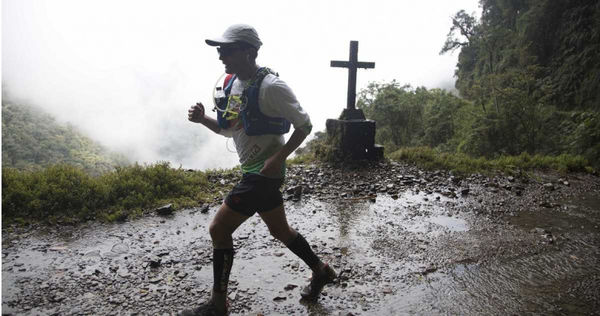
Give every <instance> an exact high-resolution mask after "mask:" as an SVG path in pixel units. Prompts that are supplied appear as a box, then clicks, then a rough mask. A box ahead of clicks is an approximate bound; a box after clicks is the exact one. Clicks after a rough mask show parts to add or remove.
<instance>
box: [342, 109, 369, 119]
mask: <svg viewBox="0 0 600 316" xmlns="http://www.w3.org/2000/svg"><path fill="white" fill-rule="evenodd" d="M339 119H340V120H365V119H366V118H365V113H363V111H362V110H361V109H348V108H345V109H344V110H343V111H342V114H341V115H340V118H339Z"/></svg>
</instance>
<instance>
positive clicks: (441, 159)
mask: <svg viewBox="0 0 600 316" xmlns="http://www.w3.org/2000/svg"><path fill="white" fill-rule="evenodd" d="M388 157H389V158H390V159H393V160H398V161H407V162H410V163H415V164H417V165H419V166H420V167H423V168H426V169H432V170H433V169H446V170H452V171H454V172H456V173H458V174H463V175H468V174H473V173H483V174H490V173H495V172H502V173H507V174H519V173H521V172H527V171H532V170H555V171H559V172H563V173H567V172H594V170H593V169H592V168H591V167H589V163H588V161H587V160H586V159H585V158H583V157H582V156H572V155H567V154H563V155H560V156H543V155H534V156H531V155H529V154H528V153H523V154H521V155H518V156H501V157H498V158H495V159H486V158H484V157H479V158H473V157H471V156H468V155H465V154H461V153H447V152H441V151H439V150H435V149H432V148H430V147H411V148H402V149H399V150H397V151H395V152H393V153H390V154H389V155H388Z"/></svg>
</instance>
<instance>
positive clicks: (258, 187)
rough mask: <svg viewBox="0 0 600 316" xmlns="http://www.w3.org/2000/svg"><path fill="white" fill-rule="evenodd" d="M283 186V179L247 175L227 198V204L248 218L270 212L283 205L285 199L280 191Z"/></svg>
mask: <svg viewBox="0 0 600 316" xmlns="http://www.w3.org/2000/svg"><path fill="white" fill-rule="evenodd" d="M282 184H283V179H272V178H267V177H265V176H263V175H260V174H255V173H245V174H244V175H243V176H242V180H241V181H240V182H239V183H238V184H236V185H235V186H234V187H233V189H231V192H229V194H228V195H227V197H226V198H225V204H227V206H229V207H231V208H232V209H233V210H234V211H236V212H238V213H241V214H244V215H246V216H252V215H254V213H256V212H258V213H261V212H266V211H270V210H272V209H274V208H276V207H278V206H280V205H281V204H283V197H282V196H281V192H280V191H279V188H280V187H281V185H282Z"/></svg>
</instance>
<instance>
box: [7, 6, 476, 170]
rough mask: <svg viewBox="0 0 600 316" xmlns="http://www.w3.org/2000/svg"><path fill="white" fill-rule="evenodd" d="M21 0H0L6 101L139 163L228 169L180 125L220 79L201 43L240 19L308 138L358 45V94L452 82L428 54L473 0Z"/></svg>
mask: <svg viewBox="0 0 600 316" xmlns="http://www.w3.org/2000/svg"><path fill="white" fill-rule="evenodd" d="M226 4H227V7H225V6H224V5H223V3H205V2H200V1H171V2H165V1H106V0H104V1H95V0H92V1H75V0H73V1H67V0H52V1H32V0H5V1H3V2H2V82H3V89H8V92H9V94H10V95H14V96H15V97H17V98H21V99H26V100H29V101H30V102H32V103H33V104H34V105H37V106H39V107H41V108H43V109H44V110H45V111H47V112H48V113H50V114H51V115H53V116H54V117H56V118H57V120H58V121H59V122H65V123H66V122H69V123H71V124H72V125H74V126H76V127H78V128H79V129H80V130H81V131H83V132H84V133H85V134H86V135H88V136H89V137H91V138H92V139H94V140H96V141H98V142H100V143H101V144H103V145H104V146H105V147H107V148H108V149H110V150H112V151H116V152H120V153H123V154H125V155H126V156H127V157H128V158H129V159H130V160H132V161H138V162H141V163H153V162H157V161H169V162H171V164H172V165H174V166H182V167H184V168H194V169H208V168H229V167H233V166H235V165H236V164H238V160H237V155H236V154H235V152H234V146H233V143H232V141H231V140H229V141H228V140H227V139H226V138H224V137H222V136H219V135H216V134H213V133H212V132H210V131H209V130H208V129H205V128H204V127H203V126H201V125H199V124H194V123H191V122H189V121H188V120H187V110H188V108H189V107H190V106H192V105H193V104H195V103H196V102H202V103H203V104H205V106H206V108H207V112H208V113H211V114H212V115H214V113H213V112H210V109H212V107H213V104H212V101H211V100H212V90H213V88H214V86H215V83H216V81H217V79H218V78H219V77H220V76H221V75H222V74H223V71H224V70H223V66H222V63H221V61H220V60H219V59H218V55H217V52H216V50H215V49H214V48H213V47H209V46H207V45H206V44H205V43H204V39H206V38H209V37H214V36H219V35H221V34H222V32H223V31H224V30H225V28H226V27H227V26H228V25H230V24H233V23H248V24H251V25H253V26H254V27H255V28H256V29H257V31H258V33H259V35H260V37H261V39H262V41H263V43H264V46H263V47H262V48H261V49H260V51H259V56H258V59H257V62H258V63H259V65H262V66H268V67H270V68H272V69H275V70H276V71H278V72H279V74H280V76H281V78H282V79H283V80H284V81H286V82H287V83H288V84H289V85H290V86H291V87H292V89H293V90H294V92H295V93H296V95H297V97H298V99H299V101H300V103H301V104H302V106H303V108H304V109H305V110H306V111H307V112H308V113H309V115H310V116H311V120H312V123H313V126H314V128H313V133H314V132H316V131H322V130H324V128H325V120H326V119H327V118H336V117H338V116H339V114H340V113H341V110H342V109H343V107H344V106H345V104H346V100H345V98H346V88H347V71H346V70H344V69H339V68H331V67H329V62H330V60H346V59H347V58H348V49H349V42H350V41H351V40H358V41H359V53H358V58H359V60H360V61H372V62H375V63H376V68H375V69H370V70H359V73H358V81H357V89H358V90H360V89H362V88H365V87H366V86H367V84H368V83H369V82H385V81H391V80H393V79H395V80H397V81H398V82H400V83H407V84H411V85H412V86H413V87H416V86H425V87H427V88H437V87H440V88H449V87H451V86H453V82H454V78H453V74H454V68H455V65H456V60H457V55H452V54H449V55H443V56H440V55H438V52H439V50H440V48H441V46H442V45H443V43H444V40H445V37H446V34H447V33H448V30H449V29H450V26H451V20H450V17H451V16H452V15H454V13H456V12H457V11H458V10H461V9H465V10H466V11H467V12H475V11H476V10H477V1H476V0H471V1H466V0H464V1H451V3H449V2H447V1H441V0H440V1H433V0H429V1H420V2H418V3H414V2H405V1H399V2H394V3H393V2H390V1H383V0H382V1H369V2H365V1H327V2H325V3H324V1H304V2H302V3H287V2H283V1H281V2H278V1H254V2H248V1H228V2H226Z"/></svg>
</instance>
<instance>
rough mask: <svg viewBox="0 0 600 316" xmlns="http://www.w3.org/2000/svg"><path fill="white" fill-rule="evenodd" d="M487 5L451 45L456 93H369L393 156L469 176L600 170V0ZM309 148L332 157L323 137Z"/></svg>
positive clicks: (487, 1)
mask: <svg viewBox="0 0 600 316" xmlns="http://www.w3.org/2000/svg"><path fill="white" fill-rule="evenodd" d="M480 6H481V8H482V13H481V18H480V19H476V18H475V17H474V16H472V15H470V14H467V13H466V12H464V11H459V12H458V13H456V15H455V16H454V17H453V18H452V27H451V29H450V32H449V33H448V37H447V40H446V42H445V43H444V44H443V47H442V49H441V53H442V54H443V53H447V52H450V51H454V50H456V49H459V50H460V54H459V60H458V64H457V69H456V78H457V81H456V88H457V93H456V94H454V93H451V92H448V91H445V90H441V89H430V90H428V89H426V88H424V87H417V88H413V87H411V86H410V85H401V84H399V83H397V82H396V81H392V82H387V83H371V84H369V86H368V87H367V88H366V89H364V90H363V91H361V92H360V93H359V98H358V102H357V106H358V108H360V109H362V110H363V111H364V113H365V115H366V116H367V118H369V119H372V120H375V121H376V122H377V134H376V136H375V141H376V143H378V144H382V145H384V146H385V150H386V152H385V155H386V157H388V158H392V159H403V160H409V161H413V162H416V163H418V164H420V165H422V166H425V167H432V168H445V169H452V170H456V171H461V172H481V171H486V170H488V171H489V170H498V171H505V172H510V171H511V170H512V169H515V170H516V169H522V170H530V169H536V168H537V169H554V170H559V171H562V172H570V171H588V172H593V168H595V169H597V168H599V167H600V89H599V88H600V54H598V53H597V52H599V51H600V2H598V1H580V0H569V1H553V0H539V1H530V0H480ZM307 152H310V153H313V156H314V157H316V158H318V159H321V160H330V159H329V158H331V156H332V155H331V152H332V149H331V148H330V142H329V141H327V140H326V137H323V135H317V137H316V138H315V139H313V140H312V141H311V142H309V143H308V144H307V146H306V147H305V148H304V149H303V150H302V151H300V152H299V153H300V154H301V155H304V156H307V155H308V156H309V157H310V156H311V154H307ZM297 159H299V160H301V159H304V160H306V159H308V158H297Z"/></svg>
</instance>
